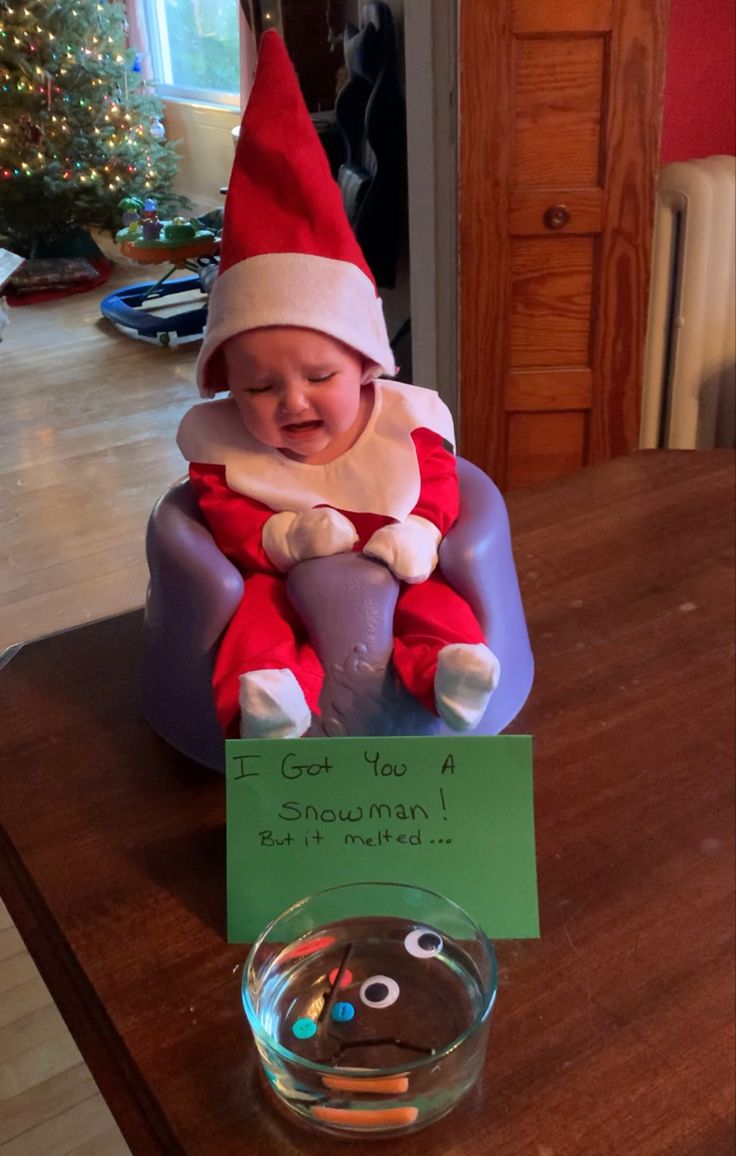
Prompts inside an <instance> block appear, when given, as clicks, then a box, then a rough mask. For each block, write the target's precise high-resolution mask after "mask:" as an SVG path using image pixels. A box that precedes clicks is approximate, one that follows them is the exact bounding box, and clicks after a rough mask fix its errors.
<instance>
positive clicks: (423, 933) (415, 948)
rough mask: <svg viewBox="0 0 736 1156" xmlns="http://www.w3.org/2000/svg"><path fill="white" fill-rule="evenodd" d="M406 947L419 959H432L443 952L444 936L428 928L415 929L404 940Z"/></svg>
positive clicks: (410, 953)
mask: <svg viewBox="0 0 736 1156" xmlns="http://www.w3.org/2000/svg"><path fill="white" fill-rule="evenodd" d="M404 947H405V948H406V950H407V951H408V952H409V955H413V956H416V958H417V959H431V958H432V956H433V955H439V953H440V952H441V951H442V936H441V935H438V933H437V932H436V931H430V930H429V928H427V927H415V928H414V930H413V931H410V932H409V934H408V935H407V936H406V938H405V939H404Z"/></svg>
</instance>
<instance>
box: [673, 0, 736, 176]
mask: <svg viewBox="0 0 736 1156" xmlns="http://www.w3.org/2000/svg"><path fill="white" fill-rule="evenodd" d="M735 44H736V6H735V5H734V0H672V8H671V14H670V32H669V45H668V50H667V73H666V80H665V89H664V122H663V125H662V149H661V161H662V164H668V163H669V162H670V161H686V160H690V159H691V158H692V157H707V156H711V155H712V154H714V153H728V154H730V155H733V154H734V153H736V84H735V83H734V76H735V75H736V51H735V49H734V45H735Z"/></svg>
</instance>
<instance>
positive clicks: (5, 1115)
mask: <svg viewBox="0 0 736 1156" xmlns="http://www.w3.org/2000/svg"><path fill="white" fill-rule="evenodd" d="M100 243H101V244H103V246H104V247H105V248H106V250H107V251H108V252H110V253H111V254H113V255H115V256H116V265H115V268H114V270H113V274H112V276H111V278H110V280H109V281H108V282H107V283H106V284H105V285H104V286H103V287H101V288H100V289H98V290H95V291H92V292H89V293H82V294H79V295H76V296H68V297H66V298H64V299H62V300H58V301H54V302H47V303H42V304H35V305H33V304H31V305H24V306H23V307H21V308H13V309H11V310H10V325H9V327H8V328H7V329H6V330H5V333H4V340H3V341H2V343H0V528H1V532H2V542H1V544H0V558H1V559H2V561H1V563H0V652H1V651H3V650H4V649H5V648H6V647H9V646H11V645H12V644H14V643H18V642H22V641H24V640H28V639H32V638H36V637H38V636H40V635H42V634H48V633H49V632H51V631H55V630H62V629H64V628H66V627H69V626H74V625H77V624H78V623H81V622H87V621H90V620H92V619H95V618H100V617H104V616H106V615H109V614H115V613H117V612H119V611H123V610H128V609H130V608H132V607H135V606H139V605H141V604H142V602H143V599H144V596H145V588H146V581H147V570H146V564H145V554H144V533H145V526H146V520H147V518H148V514H149V512H150V510H151V507H152V505H153V503H154V501H155V500H156V498H157V497H158V495H159V494H160V493H161V492H162V491H163V490H164V489H165V488H166V487H167V486H168V485H169V483H170V482H172V481H173V480H174V479H175V478H177V477H178V476H180V475H181V474H182V473H183V472H184V466H183V462H182V460H181V458H180V456H179V453H178V451H177V449H176V445H175V440H174V437H175V433H176V427H177V424H178V421H179V418H180V417H181V415H182V414H183V413H184V411H185V410H186V409H187V408H188V406H189V405H190V404H191V403H192V401H194V400H196V396H195V389H194V385H193V370H194V360H195V358H196V355H197V351H198V348H199V346H198V343H196V342H195V343H190V344H186V345H180V346H178V347H177V348H176V349H164V348H161V347H159V346H152V345H149V344H147V343H144V342H142V341H137V340H134V339H132V338H130V337H128V336H126V335H124V334H121V333H120V332H119V331H117V330H116V329H115V328H114V327H113V326H112V325H111V324H110V322H108V321H106V320H105V319H104V318H102V317H101V316H100V309H99V303H100V300H101V299H102V297H103V296H105V295H106V294H107V293H109V292H111V291H112V289H114V288H115V287H117V286H119V285H121V284H127V283H131V282H135V281H147V280H151V279H155V278H157V276H158V275H159V273H160V270H157V269H156V268H154V267H145V266H133V265H132V264H129V263H128V262H126V261H124V260H121V259H120V258H119V257H117V254H115V250H114V249H113V248H111V246H110V244H109V242H107V241H105V240H101V242H100ZM19 769H20V768H19ZM126 1153H128V1148H127V1146H126V1144H125V1142H124V1141H123V1139H122V1137H121V1135H120V1133H119V1131H118V1129H117V1127H116V1125H115V1123H114V1121H113V1119H112V1117H111V1115H110V1113H109V1111H108V1109H107V1107H106V1105H105V1103H104V1101H103V1100H102V1097H101V1096H100V1095H99V1093H98V1091H97V1088H96V1086H95V1084H94V1081H93V1079H92V1077H91V1075H90V1073H89V1071H88V1070H87V1068H86V1066H85V1064H84V1063H83V1061H82V1059H81V1056H80V1054H79V1052H78V1050H77V1048H76V1046H75V1044H74V1042H73V1040H72V1039H71V1037H70V1035H69V1033H68V1031H67V1030H66V1028H65V1026H64V1023H63V1021H62V1019H61V1017H60V1015H59V1013H58V1011H57V1009H56V1008H55V1006H54V1004H53V1002H52V1000H51V998H50V996H49V994H48V991H47V990H46V988H45V986H44V984H43V982H42V980H41V978H40V976H39V975H38V972H37V971H36V969H35V967H34V965H33V962H32V960H31V959H30V957H29V956H28V954H27V952H26V951H25V949H24V947H23V943H22V941H21V939H20V936H19V935H18V932H17V931H16V929H15V927H14V926H13V923H12V920H11V919H10V917H9V915H8V913H7V911H6V909H5V908H4V906H3V905H2V903H0V1154H1V1156H62V1154H63V1156H67V1154H68V1156H125V1154H126Z"/></svg>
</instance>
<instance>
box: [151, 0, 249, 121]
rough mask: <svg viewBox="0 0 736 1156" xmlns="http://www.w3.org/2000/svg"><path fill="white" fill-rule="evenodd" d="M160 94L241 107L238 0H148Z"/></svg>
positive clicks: (154, 74) (155, 71)
mask: <svg viewBox="0 0 736 1156" xmlns="http://www.w3.org/2000/svg"><path fill="white" fill-rule="evenodd" d="M143 9H144V13H145V19H146V27H147V32H148V40H149V45H150V49H151V69H152V72H153V80H154V83H155V85H156V90H157V92H158V93H159V95H160V96H163V97H176V98H179V99H181V100H200V101H204V102H206V103H211V104H223V105H228V106H230V107H234V108H237V107H239V104H240V44H239V33H238V0H143Z"/></svg>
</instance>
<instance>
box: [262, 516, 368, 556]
mask: <svg viewBox="0 0 736 1156" xmlns="http://www.w3.org/2000/svg"><path fill="white" fill-rule="evenodd" d="M261 541H262V542H263V549H264V550H265V551H266V554H267V555H268V557H269V559H270V560H271V562H273V564H274V566H275V567H276V568H277V569H278V570H282V571H284V572H286V571H287V570H291V567H292V566H295V565H296V563H297V562H303V561H304V559H305V558H326V557H328V556H329V555H330V554H347V553H349V552H350V550H352V548H353V546H354V545H355V543H356V542H357V541H358V535H357V533H356V530H355V526H354V525H353V523H352V522H351V521H349V519H348V518H346V517H345V515H344V514H339V513H338V512H337V510H330V509H329V508H325V509H319V510H300V511H299V513H298V514H297V513H294V511H293V510H283V511H282V512H281V513H280V514H274V515H273V517H271V518H269V519H268V521H267V522H266V524H265V525H264V527H263V534H262V537H261Z"/></svg>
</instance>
